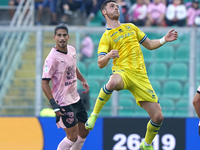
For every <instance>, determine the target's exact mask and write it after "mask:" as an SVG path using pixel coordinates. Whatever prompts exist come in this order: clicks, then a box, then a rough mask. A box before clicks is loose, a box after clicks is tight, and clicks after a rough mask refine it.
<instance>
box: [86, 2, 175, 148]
mask: <svg viewBox="0 0 200 150" xmlns="http://www.w3.org/2000/svg"><path fill="white" fill-rule="evenodd" d="M101 12H102V15H103V16H104V17H105V19H106V23H107V30H106V31H105V32H104V34H103V35H102V38H101V40H100V43H99V48H98V66H99V67H100V68H103V67H105V66H106V65H107V63H108V62H109V60H110V59H113V67H112V71H113V74H112V75H111V76H110V79H109V81H108V82H107V84H106V85H104V86H103V87H102V88H101V90H100V93H99V95H98V97H97V100H96V104H95V107H94V110H93V112H92V114H91V115H90V117H89V119H88V121H87V122H86V123H85V127H86V129H89V130H92V129H93V127H94V124H95V122H96V119H97V117H98V114H99V113H100V111H101V109H102V107H103V106H104V104H105V103H106V102H107V101H108V100H109V99H110V97H111V94H112V91H113V90H117V91H119V90H123V89H128V90H129V91H130V92H131V93H132V94H133V95H134V97H135V99H136V102H137V104H138V105H139V106H141V107H142V108H144V109H145V110H146V111H147V112H148V114H149V116H150V118H151V119H150V121H149V122H148V124H147V131H146V135H145V140H144V141H143V142H142V143H141V144H140V149H142V150H153V147H152V145H151V143H152V141H153V139H154V137H155V136H156V134H157V133H158V131H159V129H160V126H161V124H162V121H163V114H162V110H161V107H160V104H159V103H158V98H157V96H156V94H155V92H154V90H153V88H152V86H151V84H150V82H149V79H148V76H147V74H146V68H145V63H144V58H143V54H142V51H141V49H140V44H142V45H143V46H144V47H145V48H147V49H149V50H153V49H156V48H158V47H160V46H162V45H163V44H164V43H165V42H171V41H174V40H176V39H177V37H178V33H177V32H176V31H174V30H173V29H172V30H170V31H168V33H167V34H166V35H165V36H164V37H163V38H161V39H158V40H150V39H149V38H148V37H147V36H146V35H145V33H144V32H142V31H141V30H140V29H139V28H138V27H136V26H135V25H134V24H131V23H126V24H121V23H120V22H119V15H120V13H119V6H118V4H117V3H116V1H114V0H107V1H105V2H104V3H103V4H102V5H101Z"/></svg>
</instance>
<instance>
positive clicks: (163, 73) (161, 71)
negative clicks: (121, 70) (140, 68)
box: [147, 63, 168, 80]
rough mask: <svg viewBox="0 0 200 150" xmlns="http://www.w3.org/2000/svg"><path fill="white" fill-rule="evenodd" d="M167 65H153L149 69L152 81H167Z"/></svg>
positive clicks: (148, 72)
mask: <svg viewBox="0 0 200 150" xmlns="http://www.w3.org/2000/svg"><path fill="white" fill-rule="evenodd" d="M167 73H168V69H167V65H166V64H165V63H152V64H151V65H150V66H149V67H148V68H147V74H148V76H149V78H150V79H156V80H165V79H166V78H167Z"/></svg>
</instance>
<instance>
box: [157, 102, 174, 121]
mask: <svg viewBox="0 0 200 150" xmlns="http://www.w3.org/2000/svg"><path fill="white" fill-rule="evenodd" d="M159 102H160V106H161V108H162V112H163V115H164V117H170V116H173V115H174V109H175V104H174V101H173V100H172V99H162V100H160V101H159Z"/></svg>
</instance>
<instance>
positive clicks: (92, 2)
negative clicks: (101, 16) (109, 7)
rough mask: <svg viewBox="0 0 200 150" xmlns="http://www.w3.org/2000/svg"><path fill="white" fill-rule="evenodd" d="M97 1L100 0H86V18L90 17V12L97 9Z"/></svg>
mask: <svg viewBox="0 0 200 150" xmlns="http://www.w3.org/2000/svg"><path fill="white" fill-rule="evenodd" d="M97 2H98V0H84V9H85V12H86V18H88V17H89V15H90V13H92V12H93V10H95V8H96V6H97ZM93 17H94V14H93Z"/></svg>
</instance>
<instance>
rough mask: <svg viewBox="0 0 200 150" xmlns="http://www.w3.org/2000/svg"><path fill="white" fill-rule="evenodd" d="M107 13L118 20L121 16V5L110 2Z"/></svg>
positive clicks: (109, 16)
mask: <svg viewBox="0 0 200 150" xmlns="http://www.w3.org/2000/svg"><path fill="white" fill-rule="evenodd" d="M106 15H107V17H108V18H110V19H112V20H118V18H119V15H120V13H119V6H118V4H117V3H114V2H110V3H108V4H107V6H106Z"/></svg>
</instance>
